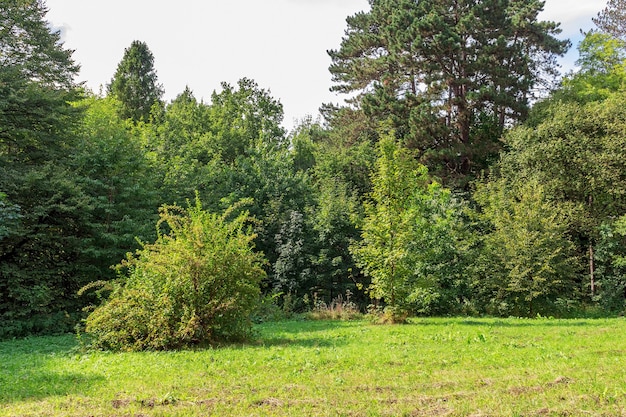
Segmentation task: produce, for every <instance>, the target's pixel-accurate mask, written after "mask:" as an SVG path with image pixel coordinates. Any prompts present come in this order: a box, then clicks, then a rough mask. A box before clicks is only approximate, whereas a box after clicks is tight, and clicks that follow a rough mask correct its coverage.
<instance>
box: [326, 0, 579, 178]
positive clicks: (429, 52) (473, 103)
mask: <svg viewBox="0 0 626 417" xmlns="http://www.w3.org/2000/svg"><path fill="white" fill-rule="evenodd" d="M370 5H371V10H370V11H368V12H360V13H357V14H356V15H354V16H350V17H349V18H348V19H347V22H348V29H347V31H346V36H345V37H344V38H343V41H342V43H341V47H340V48H339V49H338V50H336V51H330V52H329V54H330V56H331V58H332V61H333V63H332V65H331V67H330V72H331V73H332V75H333V79H334V81H335V82H336V83H337V85H336V86H335V87H334V89H335V90H337V91H341V92H346V93H352V92H357V93H359V94H360V96H359V97H358V98H357V100H356V101H357V103H358V104H360V106H361V108H362V109H363V111H364V112H365V114H366V115H367V116H369V117H370V118H373V119H374V120H375V121H386V120H391V121H392V123H393V124H394V128H395V129H396V134H397V136H398V137H399V138H402V139H403V140H404V141H406V143H407V144H409V145H410V146H411V147H414V148H417V149H419V150H420V152H421V153H422V158H423V162H426V163H428V165H429V167H430V168H431V170H432V171H433V172H434V173H435V174H436V175H439V176H441V177H443V178H445V179H446V180H447V181H451V182H453V183H456V184H457V185H461V186H463V185H465V184H466V181H467V178H464V177H465V176H468V175H469V176H470V177H472V176H475V175H477V174H478V173H479V172H480V170H481V169H484V168H485V167H486V166H487V164H488V162H489V159H490V158H491V157H493V156H494V155H495V153H496V152H497V151H498V144H497V140H498V137H499V136H500V134H501V132H502V130H503V129H504V127H505V126H506V125H508V124H510V123H512V122H514V121H517V120H520V119H523V118H524V117H525V116H526V114H527V111H528V105H529V100H530V98H531V92H532V90H533V89H534V88H536V87H537V85H538V84H540V83H542V82H544V81H547V80H546V77H547V78H550V77H554V76H555V75H556V74H555V68H556V63H555V58H556V56H558V55H561V54H563V53H564V52H565V50H566V49H567V46H568V42H567V41H559V40H557V39H556V38H555V37H554V35H556V34H558V33H559V30H558V25H557V24H555V23H552V22H542V21H538V20H537V15H538V13H539V12H540V11H541V9H542V7H543V3H542V2H540V1H537V0H524V1H502V0H481V1H445V0H423V1H414V0H371V1H370Z"/></svg>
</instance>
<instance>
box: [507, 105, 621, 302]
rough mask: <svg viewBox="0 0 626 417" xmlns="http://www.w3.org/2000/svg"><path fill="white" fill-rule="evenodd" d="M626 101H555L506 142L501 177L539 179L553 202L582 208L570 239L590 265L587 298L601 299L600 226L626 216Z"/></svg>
mask: <svg viewBox="0 0 626 417" xmlns="http://www.w3.org/2000/svg"><path fill="white" fill-rule="evenodd" d="M625 100H626V99H625V98H624V95H623V94H621V93H615V94H612V95H611V96H609V98H607V99H605V100H603V101H596V102H590V103H585V104H580V103H576V102H562V101H554V102H552V103H550V104H548V105H547V106H546V107H543V108H541V109H538V112H539V111H540V112H539V114H538V115H536V116H533V118H532V119H533V120H532V123H529V124H527V125H525V126H521V127H518V128H516V129H514V130H513V131H512V132H511V133H510V134H509V135H507V136H506V139H505V140H506V143H507V146H508V151H507V152H506V153H505V154H504V155H503V156H502V161H501V162H500V171H501V175H502V177H504V178H507V179H509V180H511V181H513V182H515V181H517V179H520V178H522V179H530V178H535V179H537V181H538V182H539V183H540V184H541V185H542V186H543V187H544V190H545V193H546V195H548V196H550V198H551V200H552V201H554V202H560V203H569V204H573V205H575V206H576V214H575V216H574V218H573V219H572V223H571V231H570V234H571V236H572V238H573V239H574V241H575V244H576V246H577V250H578V253H579V256H580V257H581V259H582V258H583V257H585V258H586V259H587V264H588V265H589V267H588V271H589V279H588V280H587V282H588V286H587V291H586V293H587V294H588V295H590V296H593V295H596V289H595V286H596V277H595V262H594V259H595V256H594V250H595V245H596V243H597V240H598V237H599V236H598V233H599V231H600V226H601V225H602V224H603V223H604V222H606V221H608V220H609V219H611V218H614V217H618V216H620V215H622V214H623V213H624V212H625V211H626V206H625V204H624V198H623V196H624V193H625V192H626V179H625V178H624V175H623V173H624V172H626V154H625V152H626V136H625V135H624V130H625V129H626V126H625V124H626V101H625Z"/></svg>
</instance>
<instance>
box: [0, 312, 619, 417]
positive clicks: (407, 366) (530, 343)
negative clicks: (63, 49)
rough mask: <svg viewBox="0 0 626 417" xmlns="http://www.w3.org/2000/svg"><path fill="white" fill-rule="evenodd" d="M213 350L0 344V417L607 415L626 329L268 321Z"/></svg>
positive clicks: (615, 408)
mask: <svg viewBox="0 0 626 417" xmlns="http://www.w3.org/2000/svg"><path fill="white" fill-rule="evenodd" d="M257 329H258V333H259V336H258V339H259V341H258V342H257V343H254V344H251V345H245V346H230V347H225V348H221V349H213V350H198V351H183V352H145V353H116V354H113V353H106V352H92V353H81V352H80V350H77V349H76V347H77V343H76V340H75V339H74V338H73V337H72V336H59V337H40V338H29V339H24V340H15V341H7V342H2V343H0V416H133V417H146V416H211V415H214V416H259V415H276V416H287V415H292V416H304V415H307V416H308V415H310V416H402V415H405V416H550V415H553V416H569V415H571V416H620V415H626V372H625V370H626V342H625V341H624V340H625V339H624V335H625V334H626V321H625V320H624V319H597V320H549V319H537V320H523V319H506V320H499V319H416V320H413V321H412V322H411V324H408V325H396V326H374V325H370V324H368V323H365V322H328V321H326V322H323V321H322V322H320V321H305V322H298V321H292V322H279V323H267V324H263V325H260V326H258V327H257Z"/></svg>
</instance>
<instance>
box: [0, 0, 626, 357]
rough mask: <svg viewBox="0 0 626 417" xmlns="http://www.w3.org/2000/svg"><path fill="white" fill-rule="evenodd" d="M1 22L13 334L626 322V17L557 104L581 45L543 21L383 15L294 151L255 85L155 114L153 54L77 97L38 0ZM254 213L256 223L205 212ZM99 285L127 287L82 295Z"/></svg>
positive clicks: (7, 299) (3, 243) (370, 20)
mask: <svg viewBox="0 0 626 417" xmlns="http://www.w3.org/2000/svg"><path fill="white" fill-rule="evenodd" d="M0 4H1V6H2V7H0V51H2V52H1V54H0V337H12V336H22V335H27V334H33V333H42V332H53V331H66V330H69V329H71V328H72V327H73V326H74V325H75V324H76V323H77V322H79V321H80V319H81V314H83V313H81V311H82V309H83V307H85V306H89V305H94V304H95V306H94V308H95V310H94V313H92V315H91V316H90V317H89V319H88V320H87V324H88V328H89V329H90V331H91V332H92V333H93V334H94V335H96V340H99V342H98V343H100V345H101V346H103V347H112V348H117V349H128V348H133V349H135V348H137V349H138V348H152V349H165V348H172V347H180V346H188V345H193V344H196V343H205V342H214V341H216V340H229V339H236V338H238V337H240V336H244V335H245V333H246V332H247V330H249V327H248V323H249V321H248V320H249V318H250V317H249V316H250V314H251V311H252V307H253V305H254V304H255V302H256V301H257V299H258V298H259V294H262V296H263V297H265V298H263V299H264V300H266V302H267V300H274V302H275V303H276V304H278V305H277V306H275V307H279V308H282V309H283V310H284V311H286V312H292V311H294V310H295V311H302V310H305V309H307V308H314V307H316V306H317V307H319V306H320V305H331V303H332V302H333V300H337V299H340V297H347V296H349V297H350V301H351V302H355V303H357V304H358V306H359V307H360V308H361V309H362V310H365V309H366V308H367V306H368V305H370V304H371V306H370V307H371V308H372V311H384V310H385V308H386V311H388V312H390V317H391V318H392V319H393V320H397V319H402V318H403V317H405V316H408V315H415V314H422V315H427V314H428V315H434V314H437V315H439V314H457V313H464V314H494V315H519V316H535V315H537V314H553V315H573V314H578V313H581V312H586V311H588V310H589V309H594V310H598V311H600V312H601V313H603V314H614V313H619V312H623V310H624V308H625V299H626V298H625V297H626V278H625V277H626V275H625V274H626V261H625V259H626V250H624V242H625V236H626V226H625V225H626V221H625V220H624V218H625V216H626V198H625V196H626V174H625V173H626V154H625V152H626V151H625V150H626V134H625V133H624V132H626V113H625V112H626V110H625V109H626V90H625V86H626V60H625V58H626V55H625V54H626V48H625V47H624V41H625V39H624V36H623V31H621V29H620V28H623V27H624V25H623V23H624V21H623V20H624V18H623V10H622V9H623V8H622V7H621V6H620V5H621V2H620V1H613V0H611V1H609V2H608V4H607V7H606V9H604V10H602V11H601V12H600V14H599V15H598V18H597V19H596V23H597V25H598V28H597V30H593V31H590V32H589V33H587V34H586V35H585V39H584V40H583V41H582V42H581V44H580V45H579V54H580V58H579V61H578V65H579V70H578V71H577V72H574V73H571V74H568V75H566V76H564V77H563V78H562V79H561V80H560V84H554V82H553V81H554V76H555V74H556V66H555V58H556V57H557V56H559V55H560V54H562V53H564V52H565V50H566V48H567V45H568V42H567V41H561V40H558V39H557V38H556V37H555V36H556V35H557V34H558V31H559V30H558V25H557V24H556V23H552V22H542V21H539V20H538V18H537V16H538V13H539V12H540V11H541V8H542V3H541V2H539V1H535V0H524V1H495V0H480V1H472V2H468V1H454V2H452V1H448V0H438V1H434V0H420V1H414V0H372V1H371V2H370V6H371V7H370V10H368V11H366V12H362V13H357V14H356V15H354V16H350V17H348V19H347V27H348V29H347V31H346V36H345V37H344V39H343V40H342V43H341V46H340V48H339V49H337V50H335V51H331V52H330V55H331V58H332V64H331V67H330V71H331V74H332V76H333V77H334V80H335V82H336V85H335V90H337V91H343V92H346V93H350V94H351V99H350V100H348V103H347V105H345V106H334V105H324V106H323V108H322V113H323V115H324V119H323V120H318V121H314V120H312V119H305V120H304V121H302V122H301V123H300V124H299V125H298V126H297V127H296V128H295V129H294V130H293V131H292V132H286V131H285V129H284V128H283V127H282V125H281V124H282V121H283V108H282V105H281V103H280V101H279V100H277V99H276V98H274V97H272V95H271V94H270V92H269V90H266V89H264V88H261V87H260V86H259V85H257V83H256V82H254V81H253V80H251V79H247V78H243V79H241V80H240V81H239V82H237V83H236V84H235V85H230V84H227V83H224V84H222V85H221V86H219V87H220V88H219V89H218V90H216V91H215V92H214V93H213V94H212V96H211V97H210V100H208V101H206V102H205V101H202V100H197V99H196V98H195V97H194V94H193V92H192V91H191V90H190V89H188V88H187V89H185V90H184V91H183V92H181V93H180V94H179V95H178V96H177V97H176V98H175V99H174V100H172V101H171V102H169V103H163V102H161V97H162V94H163V91H162V88H161V86H160V84H159V83H158V79H157V77H156V70H155V68H154V56H153V55H152V53H151V52H150V50H149V48H148V46H147V44H145V43H144V42H140V41H135V42H133V43H132V45H130V47H129V48H128V49H127V50H126V51H125V53H124V57H123V59H122V61H121V62H120V64H119V66H118V69H117V71H116V73H115V74H114V75H113V78H112V81H111V84H110V86H109V88H108V89H107V92H106V95H104V96H99V95H94V94H93V93H90V92H86V91H83V90H82V89H81V88H80V86H78V85H76V84H75V82H74V77H75V75H76V73H77V71H78V67H77V65H76V64H75V63H74V62H73V61H72V51H69V50H66V49H64V47H63V45H62V44H61V43H60V41H59V34H58V33H54V32H51V31H50V28H49V25H48V24H47V22H46V21H45V14H46V8H45V6H44V4H43V2H42V1H37V0H23V1H19V2H14V1H2V0H0ZM620 31H621V32H620ZM548 86H552V87H554V88H553V89H552V90H549V89H548V88H547V87H548ZM539 92H543V95H541V94H539V95H538V93H539ZM531 104H532V105H531ZM196 196H197V197H198V198H199V200H200V201H202V202H203V204H204V207H205V208H206V211H205V209H201V208H200V207H199V206H193V207H190V208H189V209H188V210H183V211H180V212H179V211H176V210H172V209H162V211H161V214H160V215H161V221H160V223H159V224H160V226H162V227H159V228H158V229H157V230H155V228H154V224H155V221H157V219H158V218H159V212H158V207H159V206H162V205H164V204H165V205H166V206H164V207H170V205H178V206H184V205H185V203H186V202H187V201H190V200H193V199H194V198H196ZM242 200H245V201H247V202H248V205H247V207H246V209H247V210H248V211H249V213H250V216H249V217H245V216H244V217H237V216H234V217H229V216H230V215H228V214H225V215H218V214H209V213H224V212H225V211H227V212H228V210H229V207H231V206H232V205H233V204H236V203H237V202H239V201H242ZM177 210H178V209H177ZM228 213H231V212H228ZM232 214H233V213H231V215H232ZM208 231H213V232H211V233H209V232H208ZM212 234H214V235H215V236H214V237H213V238H215V239H218V237H219V236H222V237H223V238H224V239H223V240H222V241H220V243H216V242H217V240H216V241H212V240H210V239H209V238H208V236H209V235H211V236H212ZM253 236H254V237H253ZM207 239H208V240H207ZM139 242H155V243H151V244H146V243H144V244H143V245H142V244H140V243H139ZM233 242H236V248H238V249H237V250H235V246H229V245H230V244H231V243H233ZM233 244H235V243H233ZM211 245H213V246H211ZM237 245H238V246H237ZM244 247H245V248H246V249H245V250H244V249H243V248H244ZM251 247H253V249H250V248H251ZM136 250H139V252H138V255H137V257H136V258H131V259H132V260H131V261H127V263H126V264H125V265H126V266H127V267H128V268H126V269H123V270H122V271H121V275H116V274H115V272H114V270H113V269H112V268H111V267H110V266H111V265H115V264H118V263H119V262H120V260H121V259H123V258H124V256H125V254H126V253H128V252H133V251H136ZM229 251H230V252H229ZM235 252H236V253H237V254H238V255H237V256H235V257H234V258H230V257H229V256H230V255H233V254H234V253H235ZM229 254H230V255H229ZM209 265H212V266H209ZM194 268H196V269H194ZM194 271H195V272H194ZM246 271H248V272H246ZM196 273H197V274H196ZM194 274H195V275H194ZM198 274H199V275H198ZM242 274H243V275H242ZM146 277H149V278H150V279H144V278H146ZM193 277H198V279H200V278H202V279H203V280H205V281H203V282H211V283H212V284H211V285H208V284H207V285H208V286H206V287H202V285H200V281H198V282H197V284H198V285H197V286H194V284H193V282H194V279H195V278H193ZM183 281H184V282H183ZM91 282H99V283H102V284H103V285H104V287H103V288H109V289H110V288H115V289H114V290H113V292H107V291H84V292H81V295H78V290H79V289H80V288H82V287H84V286H85V285H87V284H89V283H91ZM189 283H191V284H190V285H187V284H189ZM88 287H89V286H88ZM209 287H210V288H212V290H211V291H213V290H215V291H214V292H211V291H208V290H207V291H208V292H206V291H204V289H206V288H209ZM185 288H187V289H190V288H192V289H193V291H191V292H185V291H183V289H185ZM179 290H180V292H177V291H179ZM196 290H197V291H196ZM192 293H193V294H195V295H197V297H196V296H191V295H190V294H192ZM235 293H236V294H239V295H241V304H237V306H236V307H235V308H234V310H229V308H230V307H229V306H231V302H230V301H229V300H230V299H228V297H232V295H233V294H235ZM107 294H108V295H110V298H107V297H106V295H107ZM224 297H226V298H224ZM207 309H208V310H207ZM84 317H85V316H82V318H84ZM229 317H230V318H233V319H234V320H233V321H228V323H227V322H221V321H220V320H221V319H227V318H229ZM218 318H219V319H218ZM125 325H128V326H130V327H124V326H125ZM157 330H159V332H157Z"/></svg>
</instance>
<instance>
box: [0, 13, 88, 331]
mask: <svg viewBox="0 0 626 417" xmlns="http://www.w3.org/2000/svg"><path fill="white" fill-rule="evenodd" d="M1 4H2V7H0V20H1V24H0V50H2V55H1V56H0V193H2V194H3V195H5V196H6V199H3V210H2V211H3V213H4V216H8V220H10V221H9V222H8V223H7V224H6V226H4V228H3V229H5V232H4V233H3V237H2V239H0V337H6V336H20V335H25V334H28V333H39V332H49V331H63V330H66V329H68V328H70V327H71V323H72V320H70V319H69V315H71V314H72V313H74V312H75V311H76V310H77V302H76V299H75V298H76V297H75V292H76V291H77V290H78V288H80V287H81V286H82V285H84V283H85V282H84V281H82V280H81V277H79V276H77V275H76V274H75V271H76V264H75V262H76V260H77V259H78V257H79V252H80V250H79V248H80V237H81V234H82V230H83V229H82V227H83V225H84V223H85V218H84V215H83V212H82V209H83V208H84V207H85V204H86V202H85V198H84V195H83V193H82V191H81V189H80V187H79V186H77V183H76V181H75V176H74V175H73V173H72V172H71V170H70V169H69V164H68V162H69V158H68V156H69V155H70V154H71V152H72V150H73V148H74V146H75V144H76V140H77V138H76V136H75V135H74V134H73V133H72V132H73V131H74V130H75V126H76V124H77V122H78V120H79V117H80V111H78V110H76V109H75V108H73V107H72V106H71V105H70V104H69V102H70V101H72V100H75V99H77V98H78V97H80V94H79V93H78V92H77V90H75V89H74V84H73V77H74V75H75V74H76V72H77V71H78V67H77V65H75V64H74V62H73V61H72V59H71V51H68V50H65V49H64V48H63V45H62V44H61V43H60V41H59V34H58V33H51V32H50V30H49V27H48V25H47V23H46V21H45V20H44V17H45V13H46V9H45V7H44V6H43V3H42V2H40V1H3V2H2V3H1ZM18 213H19V216H17V214H18Z"/></svg>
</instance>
